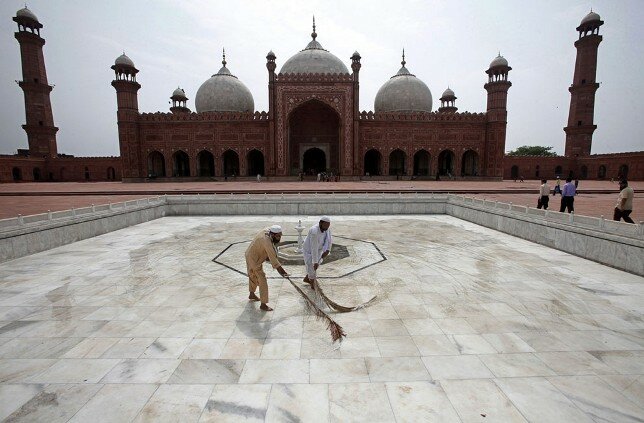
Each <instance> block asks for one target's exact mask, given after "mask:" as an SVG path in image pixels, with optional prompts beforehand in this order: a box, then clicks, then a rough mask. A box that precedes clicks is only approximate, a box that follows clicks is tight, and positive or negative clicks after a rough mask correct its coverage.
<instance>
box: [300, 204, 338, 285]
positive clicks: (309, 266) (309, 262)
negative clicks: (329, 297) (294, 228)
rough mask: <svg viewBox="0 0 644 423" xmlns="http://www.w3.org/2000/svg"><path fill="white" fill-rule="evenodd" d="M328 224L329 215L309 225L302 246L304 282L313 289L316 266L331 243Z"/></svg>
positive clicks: (326, 254)
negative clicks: (304, 271) (304, 269)
mask: <svg viewBox="0 0 644 423" xmlns="http://www.w3.org/2000/svg"><path fill="white" fill-rule="evenodd" d="M330 226H331V219H330V218H329V216H322V217H321V218H320V221H319V222H318V224H317V225H313V226H311V229H309V233H308V234H307V235H306V239H305V240H304V245H303V246H302V250H303V253H304V264H305V265H306V276H305V277H304V282H306V283H308V284H310V285H311V288H313V289H315V280H316V279H317V270H318V267H319V266H320V264H321V263H322V260H323V259H325V258H326V256H328V255H329V252H330V251H331V245H332V244H333V238H332V237H331V229H329V227H330Z"/></svg>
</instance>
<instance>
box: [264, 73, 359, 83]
mask: <svg viewBox="0 0 644 423" xmlns="http://www.w3.org/2000/svg"><path fill="white" fill-rule="evenodd" d="M275 81H276V82H353V76H352V75H351V74H348V73H280V74H278V75H277V78H276V79H275Z"/></svg>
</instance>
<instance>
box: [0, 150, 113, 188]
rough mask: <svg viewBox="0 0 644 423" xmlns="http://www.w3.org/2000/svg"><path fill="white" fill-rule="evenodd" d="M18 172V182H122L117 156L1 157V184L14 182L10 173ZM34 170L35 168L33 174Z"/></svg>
mask: <svg viewBox="0 0 644 423" xmlns="http://www.w3.org/2000/svg"><path fill="white" fill-rule="evenodd" d="M14 168H15V169H19V173H20V175H21V181H26V182H33V181H36V179H35V176H36V175H37V174H38V173H39V174H40V179H39V180H40V181H62V182H71V181H75V182H82V181H88V182H92V181H110V180H116V181H120V180H121V171H122V169H121V158H120V157H60V158H53V159H45V158H34V157H20V156H0V182H14V177H13V176H14V174H13V170H14ZM34 169H37V171H36V172H34Z"/></svg>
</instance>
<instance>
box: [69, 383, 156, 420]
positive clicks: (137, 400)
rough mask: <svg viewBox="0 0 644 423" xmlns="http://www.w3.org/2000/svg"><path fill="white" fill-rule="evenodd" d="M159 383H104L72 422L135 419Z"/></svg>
mask: <svg viewBox="0 0 644 423" xmlns="http://www.w3.org/2000/svg"><path fill="white" fill-rule="evenodd" d="M157 388H158V385H151V384H149V385H146V384H129V385H119V384H110V385H103V387H102V388H101V390H100V391H98V392H97V393H96V395H94V396H93V397H92V399H90V400H89V401H88V402H87V404H85V405H84V406H83V408H81V409H80V410H79V411H78V412H77V413H76V414H75V415H74V417H72V418H71V419H70V420H69V422H70V423H84V422H88V421H94V420H100V421H101V423H120V422H130V421H132V420H134V418H135V417H136V416H137V414H138V413H139V411H141V409H142V408H143V406H144V405H145V404H146V403H147V402H148V400H149V399H150V397H151V396H152V394H153V393H154V392H155V391H156V390H157Z"/></svg>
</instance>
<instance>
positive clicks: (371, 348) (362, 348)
mask: <svg viewBox="0 0 644 423" xmlns="http://www.w3.org/2000/svg"><path fill="white" fill-rule="evenodd" d="M333 348H337V345H334V346H331V347H330V349H333ZM339 351H340V355H341V357H342V358H358V357H380V350H379V349H378V344H377V343H376V338H373V337H363V338H352V337H347V338H346V339H345V340H344V341H342V344H340V346H339Z"/></svg>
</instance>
